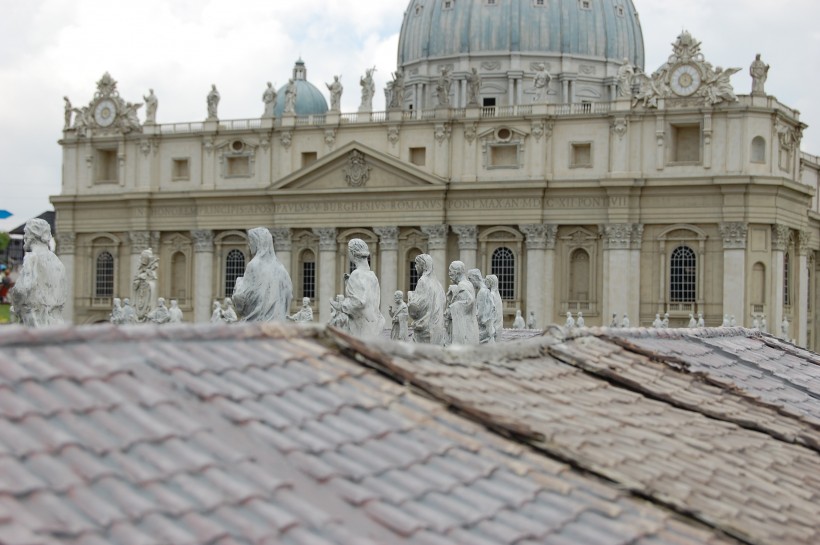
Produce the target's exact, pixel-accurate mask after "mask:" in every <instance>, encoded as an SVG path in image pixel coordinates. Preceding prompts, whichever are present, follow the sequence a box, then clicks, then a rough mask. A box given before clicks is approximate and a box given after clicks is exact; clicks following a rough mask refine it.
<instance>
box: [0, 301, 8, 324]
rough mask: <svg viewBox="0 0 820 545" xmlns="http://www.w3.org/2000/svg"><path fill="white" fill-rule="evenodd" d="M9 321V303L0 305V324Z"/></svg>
mask: <svg viewBox="0 0 820 545" xmlns="http://www.w3.org/2000/svg"><path fill="white" fill-rule="evenodd" d="M7 323H9V305H0V324H7Z"/></svg>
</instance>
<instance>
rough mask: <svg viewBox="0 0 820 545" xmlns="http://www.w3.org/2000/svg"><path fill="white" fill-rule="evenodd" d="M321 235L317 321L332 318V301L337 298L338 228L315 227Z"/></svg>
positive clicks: (317, 233)
mask: <svg viewBox="0 0 820 545" xmlns="http://www.w3.org/2000/svg"><path fill="white" fill-rule="evenodd" d="M313 232H314V233H315V234H316V235H318V236H319V301H318V304H317V305H316V306H317V308H318V309H319V315H318V316H317V317H316V321H317V322H318V321H321V322H325V323H327V322H328V321H329V320H330V302H331V301H332V300H333V299H335V298H336V251H337V249H338V244H337V243H336V229H335V228H333V227H320V228H318V229H313Z"/></svg>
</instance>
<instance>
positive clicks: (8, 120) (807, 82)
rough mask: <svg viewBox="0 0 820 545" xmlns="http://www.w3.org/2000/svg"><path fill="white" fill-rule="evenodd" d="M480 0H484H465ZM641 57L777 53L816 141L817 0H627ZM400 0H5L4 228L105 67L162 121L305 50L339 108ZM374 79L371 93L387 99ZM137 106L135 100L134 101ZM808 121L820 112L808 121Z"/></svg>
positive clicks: (270, 73) (35, 195)
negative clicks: (680, 40)
mask: <svg viewBox="0 0 820 545" xmlns="http://www.w3.org/2000/svg"><path fill="white" fill-rule="evenodd" d="M470 1H476V2H477V1H479V0H470ZM634 2H635V4H636V8H637V10H638V12H639V13H640V19H641V23H642V27H643V32H644V43H645V48H646V60H647V62H646V70H647V72H652V71H654V70H655V69H656V68H657V67H658V66H660V65H661V64H662V63H663V62H664V61H665V60H666V58H667V57H668V56H669V54H670V53H671V48H670V43H671V42H672V41H674V39H675V37H676V36H677V35H678V34H679V33H680V31H681V29H684V28H685V29H687V30H689V31H690V32H691V33H692V34H693V35H694V36H695V38H697V39H698V40H700V41H702V43H703V52H704V54H705V56H706V59H707V60H709V61H710V62H712V64H714V65H718V66H723V67H731V66H735V67H740V68H742V69H743V70H742V71H741V72H740V73H738V74H737V75H735V76H734V77H733V80H732V81H733V83H734V86H735V90H736V92H737V93H739V94H748V93H749V91H750V88H751V80H750V78H749V76H748V66H749V64H750V62H751V61H752V60H753V59H754V55H755V53H758V52H759V53H762V55H763V60H764V61H766V62H767V63H768V64H770V65H771V66H772V68H771V70H770V72H769V80H768V82H767V83H766V90H767V91H768V92H769V93H770V94H773V95H775V96H776V97H777V98H778V99H779V100H780V101H781V102H783V103H785V104H787V105H789V106H791V107H793V108H797V109H798V110H800V111H801V112H802V114H801V119H802V121H803V122H804V123H807V124H808V125H809V126H810V128H809V130H808V131H806V133H805V136H804V139H803V150H804V151H808V152H809V153H814V154H820V100H818V99H817V95H818V90H819V89H820V61H818V57H817V54H818V52H820V25H819V24H818V21H820V2H818V1H817V0H634ZM408 3H409V2H408V0H299V1H296V2H292V1H285V0H141V1H140V2H138V3H137V2H130V1H111V0H26V1H24V2H3V10H2V18H0V184H1V185H0V195H1V197H0V209H6V210H9V211H10V212H12V213H13V214H14V216H13V217H11V218H9V219H8V220H4V221H0V229H11V228H13V227H15V226H17V225H19V224H21V223H23V222H24V221H25V220H26V219H28V218H29V217H34V216H36V215H38V214H40V213H41V212H43V211H45V210H50V209H51V208H52V207H51V204H50V203H49V200H48V197H49V195H54V194H58V193H59V192H60V182H61V172H60V170H61V152H60V147H59V145H58V144H57V140H58V139H59V138H60V137H61V136H62V124H63V100H62V97H63V96H64V95H66V96H68V97H69V99H70V100H71V101H72V103H73V104H74V106H75V107H79V106H83V105H87V104H88V103H89V101H90V100H91V99H92V97H93V94H94V91H95V83H96V81H97V80H99V78H100V76H101V75H102V74H103V73H104V72H105V71H109V72H110V73H111V75H112V76H113V77H114V79H116V80H117V81H118V82H119V86H118V88H119V91H120V95H121V96H122V97H123V98H124V99H125V100H127V101H131V102H136V101H139V102H142V98H141V97H142V96H143V95H144V94H147V91H148V88H153V89H154V91H155V93H156V94H157V96H158V98H159V108H158V112H157V121H158V122H159V123H171V122H180V121H200V120H202V119H204V117H205V95H206V94H207V92H208V90H209V88H210V84H211V83H215V84H216V85H217V87H218V89H219V91H220V94H221V95H222V101H221V102H220V105H219V116H220V118H222V119H244V118H249V117H258V116H259V115H261V113H262V103H261V95H262V92H263V90H264V87H265V82H267V81H272V82H274V83H275V84H276V85H277V87H278V86H280V85H282V84H284V83H285V82H286V81H287V79H288V77H290V74H291V71H292V68H293V63H294V61H295V60H296V59H297V58H298V57H299V56H301V57H302V58H303V59H304V60H305V62H306V63H307V67H308V79H309V80H311V81H312V82H313V83H314V84H315V85H317V86H319V87H321V88H323V82H326V81H330V80H331V79H332V76H333V75H334V74H342V83H344V84H345V85H346V87H347V92H346V93H345V94H344V96H343V99H342V109H343V110H344V111H355V109H356V108H357V107H358V100H359V92H358V83H357V82H358V77H359V75H360V74H362V73H363V72H364V70H365V68H367V67H370V66H374V65H375V66H377V68H378V71H377V73H376V78H377V86H378V88H379V89H381V88H382V87H383V86H384V83H385V81H386V79H387V77H388V76H389V74H390V71H391V70H393V69H395V65H396V46H397V44H398V33H399V30H400V27H401V20H402V14H403V12H404V9H405V8H406V7H407V5H408ZM383 102H384V94H383V93H381V92H377V93H376V102H375V104H374V107H375V108H377V109H380V108H382V107H383ZM140 115H143V112H142V111H140ZM815 125H816V126H815Z"/></svg>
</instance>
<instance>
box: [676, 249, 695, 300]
mask: <svg viewBox="0 0 820 545" xmlns="http://www.w3.org/2000/svg"><path fill="white" fill-rule="evenodd" d="M669 271H670V279H669V301H670V302H672V303H693V302H695V301H696V300H697V271H698V269H697V257H696V256H695V252H694V251H693V250H692V248H689V247H688V246H679V247H677V248H675V250H674V251H673V252H672V258H671V263H670V265H669Z"/></svg>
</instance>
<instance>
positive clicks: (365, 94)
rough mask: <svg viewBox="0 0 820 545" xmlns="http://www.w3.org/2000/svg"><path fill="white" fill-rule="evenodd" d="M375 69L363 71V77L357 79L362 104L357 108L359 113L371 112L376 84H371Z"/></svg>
mask: <svg viewBox="0 0 820 545" xmlns="http://www.w3.org/2000/svg"><path fill="white" fill-rule="evenodd" d="M375 71H376V67H375V66H374V67H373V68H368V69H367V70H365V73H364V77H362V78H360V79H359V85H361V87H362V103H361V105H360V106H359V111H360V112H370V111H372V110H373V96H375V94H376V84H375V83H374V82H373V72H375Z"/></svg>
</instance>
